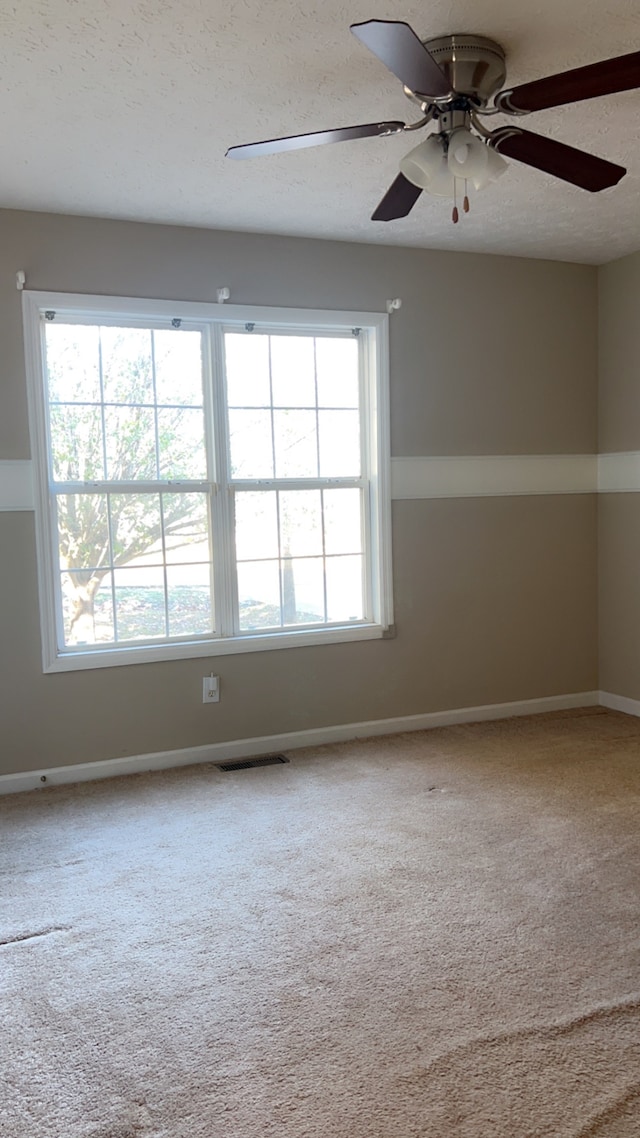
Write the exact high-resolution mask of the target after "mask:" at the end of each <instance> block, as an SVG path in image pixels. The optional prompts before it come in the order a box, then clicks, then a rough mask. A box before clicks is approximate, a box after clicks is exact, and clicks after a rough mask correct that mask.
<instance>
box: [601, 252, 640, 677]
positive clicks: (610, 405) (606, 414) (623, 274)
mask: <svg viewBox="0 0 640 1138" xmlns="http://www.w3.org/2000/svg"><path fill="white" fill-rule="evenodd" d="M598 276H599V301H600V303H599V310H600V326H599V373H600V383H599V400H598V402H599V420H600V447H599V449H600V450H601V451H603V452H605V453H612V452H615V451H637V450H640V253H635V254H634V255H633V256H631V257H624V258H622V260H620V261H614V262H612V263H611V264H610V265H604V266H603V267H602V268H601V269H600V270H599V273H598ZM598 513H599V623H600V688H601V690H602V691H607V692H613V693H614V694H615V695H622V696H627V697H628V698H630V699H637V700H640V494H639V493H624V494H601V495H600V496H599V501H598Z"/></svg>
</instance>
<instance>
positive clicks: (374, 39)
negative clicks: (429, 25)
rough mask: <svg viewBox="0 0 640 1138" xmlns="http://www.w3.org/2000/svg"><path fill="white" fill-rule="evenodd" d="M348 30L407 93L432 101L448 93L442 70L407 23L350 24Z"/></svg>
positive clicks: (368, 22)
mask: <svg viewBox="0 0 640 1138" xmlns="http://www.w3.org/2000/svg"><path fill="white" fill-rule="evenodd" d="M351 31H352V32H353V34H354V36H356V38H357V39H359V40H360V42H361V43H363V44H364V45H365V47H368V48H369V51H371V52H373V54H374V55H375V56H377V57H378V59H379V60H381V61H382V63H384V65H385V67H388V68H389V71H391V72H393V74H394V75H395V76H396V77H397V78H398V79H399V80H400V82H401V83H404V85H405V87H408V88H409V90H410V91H413V92H414V93H415V94H417V95H427V96H430V97H431V98H446V97H447V96H448V95H450V94H451V87H450V85H449V80H448V79H447V77H446V75H445V73H444V71H442V69H441V68H440V66H439V64H438V63H436V61H435V59H434V58H433V56H432V55H431V54H430V52H428V51H427V49H426V47H425V46H424V44H423V43H422V41H421V40H420V39H418V36H417V35H416V33H415V32H414V30H413V28H411V27H410V26H409V24H405V23H404V22H403V21H401V20H367V21H366V22H365V23H363V24H352V25H351Z"/></svg>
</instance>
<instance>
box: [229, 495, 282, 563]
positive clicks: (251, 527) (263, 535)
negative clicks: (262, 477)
mask: <svg viewBox="0 0 640 1138" xmlns="http://www.w3.org/2000/svg"><path fill="white" fill-rule="evenodd" d="M235 506H236V557H237V558H238V560H239V561H249V560H254V561H255V560H257V559H258V558H264V557H277V556H278V513H277V503H276V494H275V491H263V492H262V493H257V492H254V491H253V490H249V491H240V492H239V493H237V494H236V497H235Z"/></svg>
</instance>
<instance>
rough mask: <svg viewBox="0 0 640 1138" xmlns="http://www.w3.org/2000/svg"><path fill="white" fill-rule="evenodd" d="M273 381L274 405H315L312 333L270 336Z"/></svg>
mask: <svg viewBox="0 0 640 1138" xmlns="http://www.w3.org/2000/svg"><path fill="white" fill-rule="evenodd" d="M271 382H272V385H273V405H274V407H315V404H316V384H315V362H314V356H313V337H312V336H272V337H271Z"/></svg>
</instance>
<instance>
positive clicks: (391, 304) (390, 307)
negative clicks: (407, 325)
mask: <svg viewBox="0 0 640 1138" xmlns="http://www.w3.org/2000/svg"><path fill="white" fill-rule="evenodd" d="M399 308H402V301H401V300H400V297H399V296H396V297H395V298H394V299H393V300H388V301H387V312H388V313H389V316H391V313H392V312H397V311H398V309H399Z"/></svg>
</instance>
